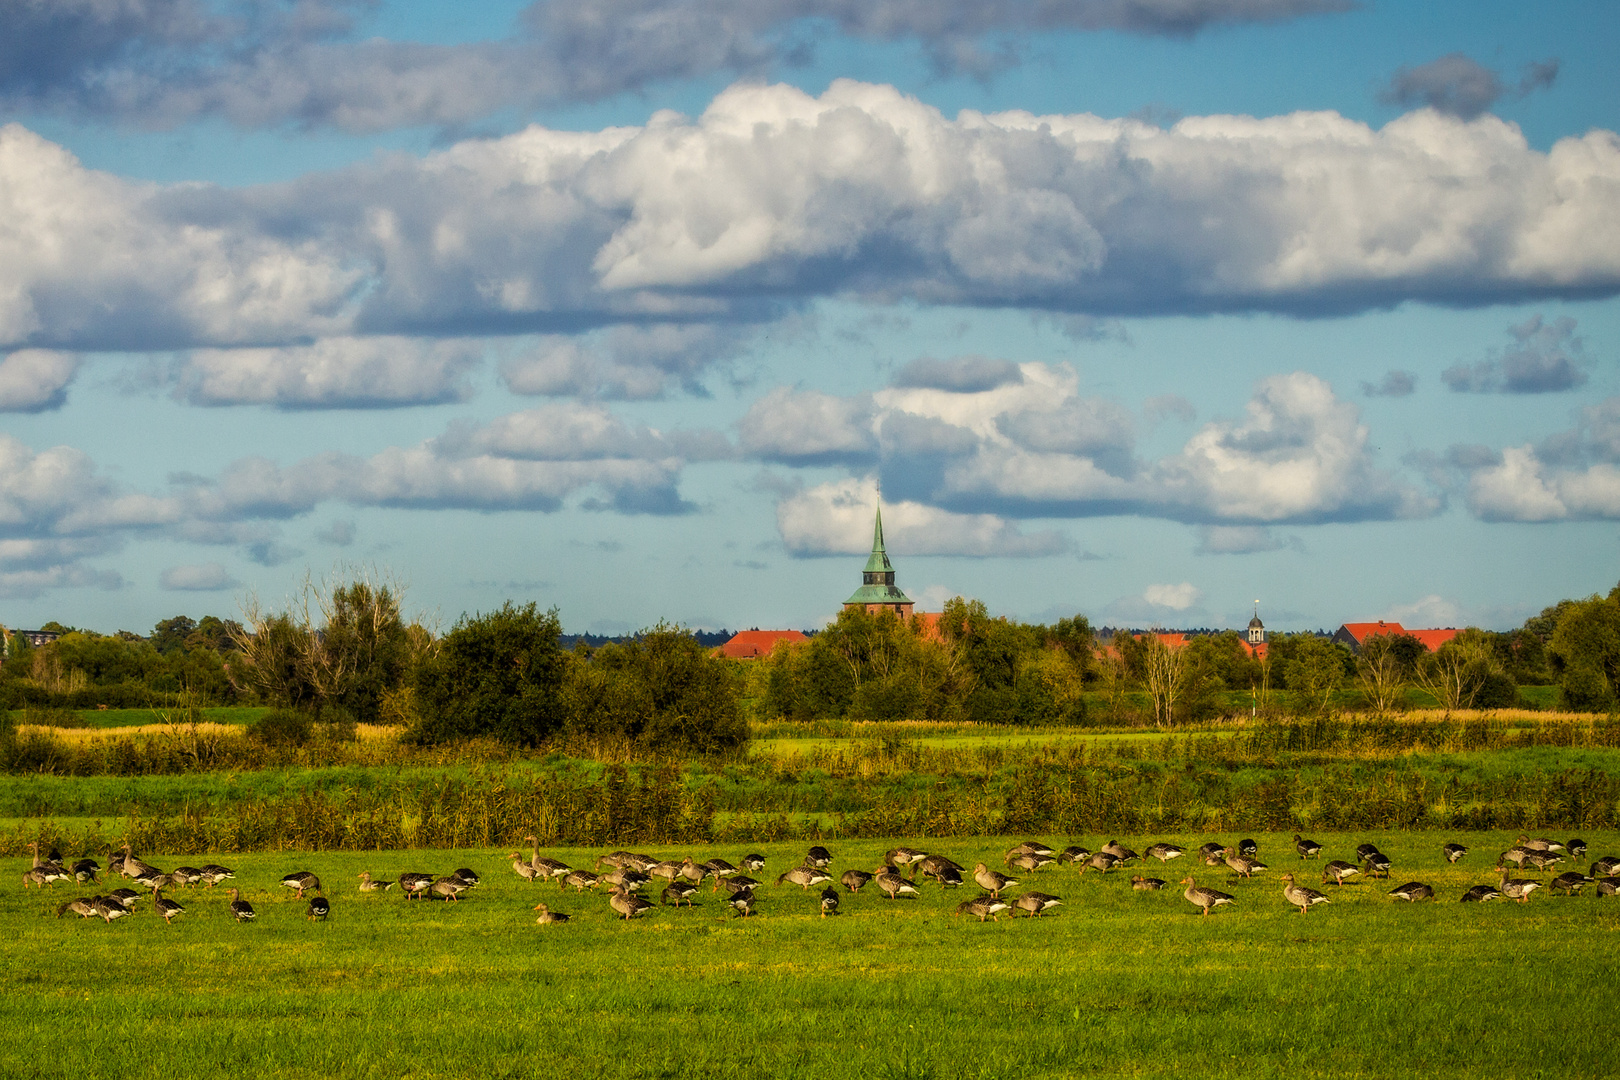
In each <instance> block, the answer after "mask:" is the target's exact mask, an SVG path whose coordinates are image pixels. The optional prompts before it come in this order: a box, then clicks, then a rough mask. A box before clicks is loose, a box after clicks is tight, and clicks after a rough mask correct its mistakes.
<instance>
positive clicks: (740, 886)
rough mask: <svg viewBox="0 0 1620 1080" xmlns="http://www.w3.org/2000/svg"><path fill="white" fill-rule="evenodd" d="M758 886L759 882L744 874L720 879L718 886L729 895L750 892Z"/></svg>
mask: <svg viewBox="0 0 1620 1080" xmlns="http://www.w3.org/2000/svg"><path fill="white" fill-rule="evenodd" d="M759 886H760V882H758V881H755V880H754V879H753V878H751V877H749V876H748V875H746V874H737V875H736V876H734V877H728V878H721V879H720V887H721V888H722V889H724V890H726V892H727V893H728V894H730V895H731V896H736V895H737V894H738V893H751V892H753V891H754V890H755V889H757V888H759Z"/></svg>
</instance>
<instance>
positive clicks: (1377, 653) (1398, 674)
mask: <svg viewBox="0 0 1620 1080" xmlns="http://www.w3.org/2000/svg"><path fill="white" fill-rule="evenodd" d="M1402 636H1407V635H1402ZM1410 678H1411V672H1410V670H1409V669H1408V667H1407V666H1406V665H1405V664H1403V663H1402V662H1401V658H1400V654H1399V650H1398V649H1397V648H1396V642H1395V636H1394V635H1391V634H1374V635H1372V636H1371V637H1369V638H1367V640H1366V641H1363V642H1362V643H1361V653H1360V655H1358V656H1357V657H1356V682H1357V683H1358V684H1359V685H1360V687H1361V693H1362V695H1363V696H1364V697H1366V699H1367V704H1368V705H1369V706H1370V707H1371V708H1372V709H1373V711H1374V712H1376V713H1379V714H1380V715H1382V714H1384V713H1387V712H1389V711H1390V710H1391V709H1393V708H1395V707H1396V706H1397V705H1398V704H1400V702H1401V701H1403V700H1404V699H1405V696H1406V686H1407V683H1408V681H1409V680H1410Z"/></svg>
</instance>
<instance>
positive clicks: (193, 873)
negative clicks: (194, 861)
mask: <svg viewBox="0 0 1620 1080" xmlns="http://www.w3.org/2000/svg"><path fill="white" fill-rule="evenodd" d="M202 876H203V872H202V871H201V870H199V869H197V868H196V867H195V866H177V867H175V868H174V869H173V870H170V871H169V880H171V881H173V882H174V883H175V884H176V885H184V886H186V887H187V888H190V887H191V886H193V885H196V884H197V882H199V881H201V880H202Z"/></svg>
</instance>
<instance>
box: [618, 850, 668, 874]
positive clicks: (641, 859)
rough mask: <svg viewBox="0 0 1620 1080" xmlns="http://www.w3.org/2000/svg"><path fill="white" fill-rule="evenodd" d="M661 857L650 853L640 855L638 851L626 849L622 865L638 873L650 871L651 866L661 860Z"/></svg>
mask: <svg viewBox="0 0 1620 1080" xmlns="http://www.w3.org/2000/svg"><path fill="white" fill-rule="evenodd" d="M663 861H664V860H663V859H659V858H655V857H654V856H652V855H642V854H640V853H639V852H635V851H627V852H625V853H624V865H625V866H627V867H629V868H630V869H631V870H634V871H635V872H636V873H638V874H646V873H649V872H651V870H652V868H653V867H655V866H657V865H658V864H659V863H661V862H663Z"/></svg>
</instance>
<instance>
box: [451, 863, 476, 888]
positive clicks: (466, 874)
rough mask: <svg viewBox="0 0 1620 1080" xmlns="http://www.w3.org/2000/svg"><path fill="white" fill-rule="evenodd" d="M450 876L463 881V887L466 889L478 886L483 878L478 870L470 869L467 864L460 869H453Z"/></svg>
mask: <svg viewBox="0 0 1620 1080" xmlns="http://www.w3.org/2000/svg"><path fill="white" fill-rule="evenodd" d="M450 876H451V877H453V878H455V879H456V880H457V881H459V882H461V885H462V887H463V888H466V889H472V888H476V887H477V885H478V883H479V882H480V881H482V880H483V878H481V877H479V876H478V872H477V871H475V870H469V869H468V868H467V867H465V866H463V867H462V868H461V869H460V870H454V871H451V873H450Z"/></svg>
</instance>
